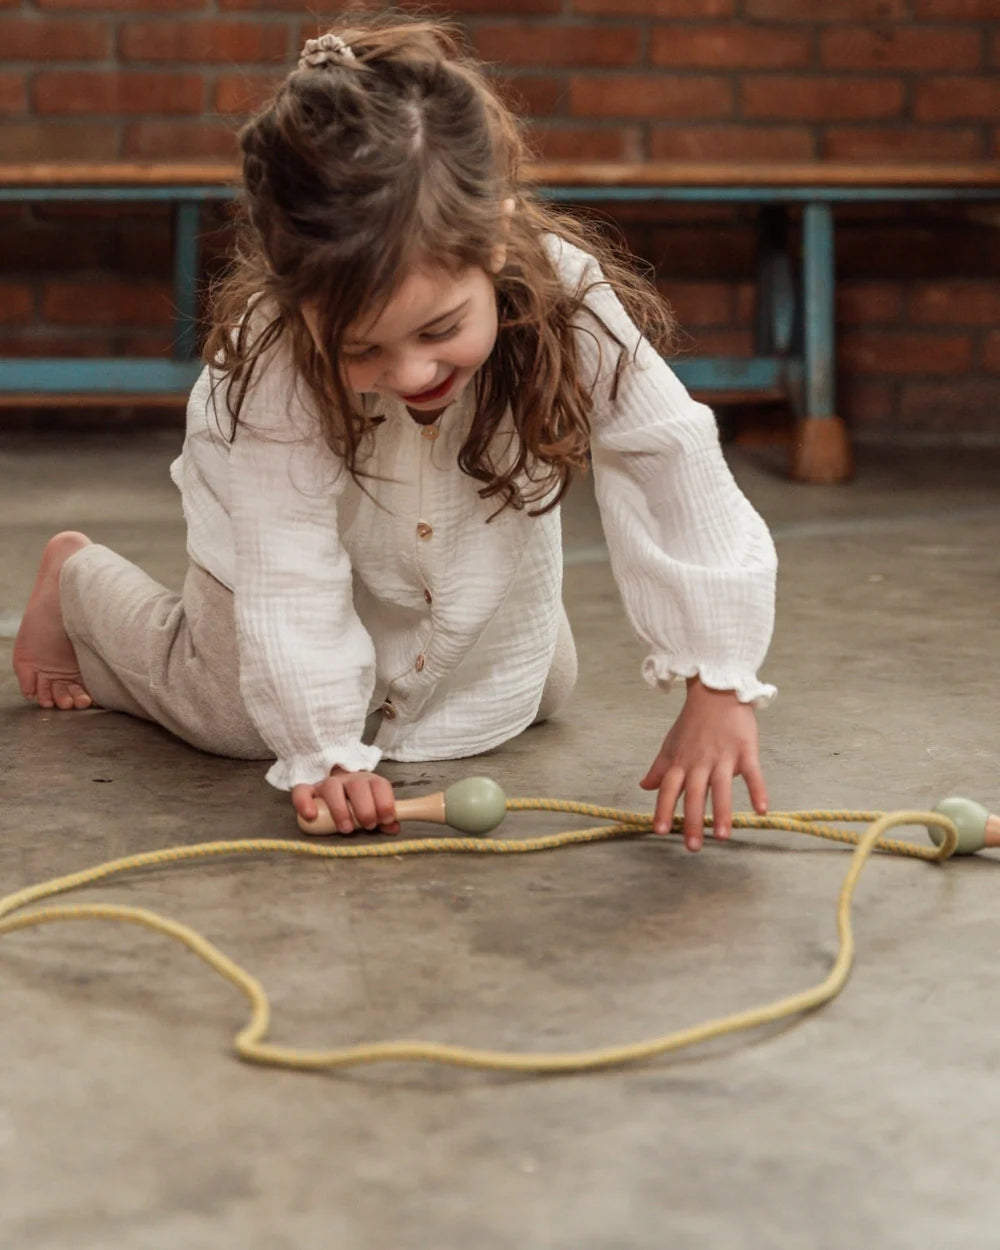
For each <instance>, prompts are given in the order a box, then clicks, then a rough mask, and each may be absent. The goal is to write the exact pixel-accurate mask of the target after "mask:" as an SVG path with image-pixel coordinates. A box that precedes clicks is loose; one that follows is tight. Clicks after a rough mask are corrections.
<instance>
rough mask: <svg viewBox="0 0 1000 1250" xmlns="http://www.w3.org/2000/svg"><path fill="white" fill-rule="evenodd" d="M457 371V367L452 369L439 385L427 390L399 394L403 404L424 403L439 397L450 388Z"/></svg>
mask: <svg viewBox="0 0 1000 1250" xmlns="http://www.w3.org/2000/svg"><path fill="white" fill-rule="evenodd" d="M457 373H458V370H457V369H455V370H453V371H452V372H451V373H450V374H449V375H448V377H446V378H445V380H444V381H443V382H442V383H441V384H440V385H439V386H434V387H431V389H430V390H429V391H421V392H420V394H419V395H400V399H401V400H402V401H403V403H405V404H425V403H427V402H428V401H429V400H432V399H441V398H443V397H444V396H445V395H446V394H447V393H448V391H449V390H450V388H451V384H452V382H454V381H455V377H456V375H457Z"/></svg>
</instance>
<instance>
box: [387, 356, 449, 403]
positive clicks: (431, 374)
mask: <svg viewBox="0 0 1000 1250" xmlns="http://www.w3.org/2000/svg"><path fill="white" fill-rule="evenodd" d="M437 376H438V366H437V361H435V360H432V359H430V358H428V357H425V356H424V357H422V356H420V355H412V354H410V355H407V356H406V357H401V358H397V359H396V360H394V361H392V362H391V364H390V365H389V367H388V368H387V369H386V370H385V372H384V373H383V374H382V384H383V386H386V387H388V388H389V389H390V390H393V391H395V392H396V394H397V395H419V394H420V392H421V391H428V390H430V388H431V387H432V386H433V385H434V384H435V382H436V381H437Z"/></svg>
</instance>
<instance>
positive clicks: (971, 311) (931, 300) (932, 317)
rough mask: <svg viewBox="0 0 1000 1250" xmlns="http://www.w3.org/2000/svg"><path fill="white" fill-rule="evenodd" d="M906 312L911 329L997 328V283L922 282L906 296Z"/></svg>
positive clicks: (999, 294) (999, 313)
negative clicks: (911, 324) (942, 327)
mask: <svg viewBox="0 0 1000 1250" xmlns="http://www.w3.org/2000/svg"><path fill="white" fill-rule="evenodd" d="M907 311H908V313H909V317H910V320H911V321H912V322H913V323H914V324H915V325H941V326H953V325H954V326H960V325H961V326H992V325H998V324H1000V283H998V282H997V281H996V280H995V279H991V280H990V281H988V282H925V283H922V284H921V285H919V286H917V287H916V288H915V289H914V290H913V291H912V292H911V293H910V298H909V300H908V302H907Z"/></svg>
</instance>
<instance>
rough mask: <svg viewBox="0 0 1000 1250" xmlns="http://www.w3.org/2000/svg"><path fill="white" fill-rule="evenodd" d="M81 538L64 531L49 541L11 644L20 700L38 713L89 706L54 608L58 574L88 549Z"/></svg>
mask: <svg viewBox="0 0 1000 1250" xmlns="http://www.w3.org/2000/svg"><path fill="white" fill-rule="evenodd" d="M89 546H90V539H89V538H88V537H87V536H86V534H77V533H76V532H75V531H73V530H66V531H65V532H64V533H62V534H56V536H55V538H50V539H49V541H48V543H47V545H46V547H45V551H44V552H43V553H42V562H41V564H40V565H39V566H38V576H37V577H36V578H35V584H34V586H33V587H32V590H31V598H30V599H29V600H28V606H27V607H26V608H25V610H24V619H23V620H22V621H21V628H20V629H19V630H18V631H17V638H16V640H15V642H14V672H15V673H16V674H17V680H18V682H19V683H20V685H21V693H22V694H23V695H24V697H25V698H26V699H34V700H35V702H36V703H38V705H39V707H58V708H62V709H63V710H64V711H69V710H70V709H72V708H85V707H90V705H91V704H92V703H93V699H91V697H90V695H89V694H88V693H87V691H86V690H85V689H84V685H83V678H82V677H81V676H80V666H79V664H78V663H77V660H76V652H75V651H74V650H73V644H72V643H71V642H70V640H69V635H68V634H67V633H66V630H65V629H64V628H63V619H62V609H61V607H60V604H59V574H60V573H61V572H62V566H63V565H64V564H65V563H66V561H67V560H68V559H69V558H70V556H71V555H73V553H74V552H77V551H79V550H80V549H81V548H82V547H89Z"/></svg>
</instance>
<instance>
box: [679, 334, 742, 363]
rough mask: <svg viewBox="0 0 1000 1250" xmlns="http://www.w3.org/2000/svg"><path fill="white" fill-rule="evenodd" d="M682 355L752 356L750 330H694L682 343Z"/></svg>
mask: <svg viewBox="0 0 1000 1250" xmlns="http://www.w3.org/2000/svg"><path fill="white" fill-rule="evenodd" d="M684 347H685V351H684V357H682V359H683V358H685V357H689V356H752V355H753V333H752V331H750V330H740V329H729V330H702V329H699V330H696V331H695V332H693V333H692V334H691V335H690V338H689V340H688V342H687V343H686V344H684Z"/></svg>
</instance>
